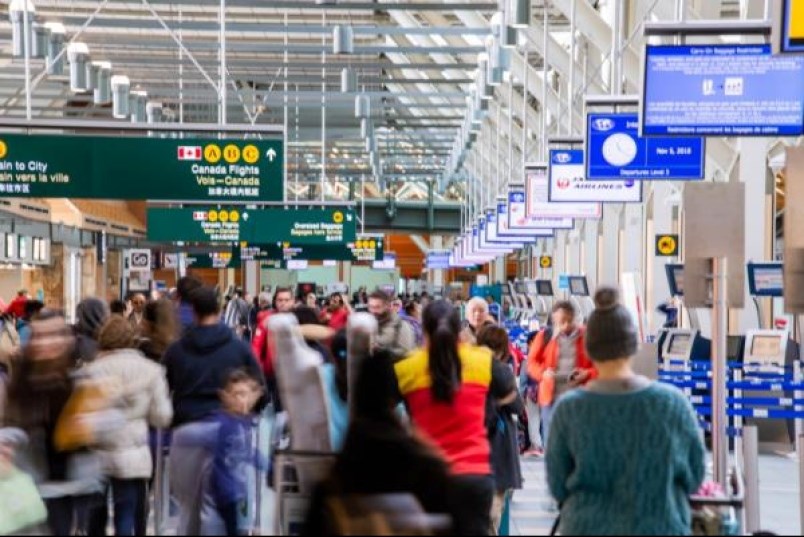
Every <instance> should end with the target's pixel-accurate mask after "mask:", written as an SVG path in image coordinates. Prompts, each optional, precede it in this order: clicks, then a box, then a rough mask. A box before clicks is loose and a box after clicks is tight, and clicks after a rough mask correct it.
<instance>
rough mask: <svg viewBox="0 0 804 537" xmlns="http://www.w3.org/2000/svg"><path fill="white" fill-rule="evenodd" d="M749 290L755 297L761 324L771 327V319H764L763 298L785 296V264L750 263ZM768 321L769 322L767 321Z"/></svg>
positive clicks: (748, 266)
mask: <svg viewBox="0 0 804 537" xmlns="http://www.w3.org/2000/svg"><path fill="white" fill-rule="evenodd" d="M746 267H747V269H748V291H749V293H750V294H751V296H752V297H753V298H754V305H755V306H756V309H757V319H758V320H759V326H760V327H763V328H770V327H771V326H770V325H771V323H770V319H764V318H763V317H764V315H763V314H762V305H761V299H763V298H770V300H771V304H772V303H773V301H774V300H775V299H776V298H782V297H784V266H783V265H782V263H748V265H747V266H746ZM766 321H767V322H766Z"/></svg>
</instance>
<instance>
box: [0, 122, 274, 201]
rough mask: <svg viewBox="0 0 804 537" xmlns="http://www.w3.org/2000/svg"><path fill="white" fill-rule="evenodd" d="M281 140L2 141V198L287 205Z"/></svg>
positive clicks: (17, 137) (13, 137) (9, 137)
mask: <svg viewBox="0 0 804 537" xmlns="http://www.w3.org/2000/svg"><path fill="white" fill-rule="evenodd" d="M284 154H285V152H284V146H283V142H282V140H226V139H223V140H219V139H195V138H184V139H171V138H128V137H99V136H75V135H73V136H67V135H63V136H60V135H25V134H0V196H24V197H36V198H94V199H123V200H157V201H158V200H176V201H202V202H203V201H220V202H223V203H225V202H227V201H239V202H242V201H253V202H266V201H283V195H284V171H283V159H284Z"/></svg>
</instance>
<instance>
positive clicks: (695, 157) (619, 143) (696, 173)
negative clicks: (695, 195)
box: [586, 114, 706, 181]
mask: <svg viewBox="0 0 804 537" xmlns="http://www.w3.org/2000/svg"><path fill="white" fill-rule="evenodd" d="M705 156H706V151H705V143H704V139H703V138H696V137H694V138H682V137H675V136H671V137H650V138H643V137H641V136H639V115H638V114H589V116H588V117H587V120H586V178H587V179H589V180H590V181H591V180H606V179H637V180H638V179H645V180H656V179H676V180H677V179H686V180H694V179H703V178H704V169H705V167H704V160H705Z"/></svg>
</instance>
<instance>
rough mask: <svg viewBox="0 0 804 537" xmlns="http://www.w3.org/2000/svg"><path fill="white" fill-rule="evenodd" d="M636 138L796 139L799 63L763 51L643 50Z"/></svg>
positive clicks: (803, 92)
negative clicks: (639, 129)
mask: <svg viewBox="0 0 804 537" xmlns="http://www.w3.org/2000/svg"><path fill="white" fill-rule="evenodd" d="M643 88H644V90H643V97H642V99H643V103H642V105H643V110H642V134H643V135H646V136H656V135H668V134H669V135H693V136H694V135H700V136H798V135H800V134H801V133H802V131H804V57H802V56H793V55H791V56H773V55H771V47H770V45H706V46H660V45H655V46H652V45H649V46H648V47H647V48H646V53H645V79H644V83H643Z"/></svg>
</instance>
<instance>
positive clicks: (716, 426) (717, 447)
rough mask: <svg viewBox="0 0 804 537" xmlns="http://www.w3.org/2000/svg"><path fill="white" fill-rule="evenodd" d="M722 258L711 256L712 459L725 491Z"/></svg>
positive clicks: (723, 260)
mask: <svg viewBox="0 0 804 537" xmlns="http://www.w3.org/2000/svg"><path fill="white" fill-rule="evenodd" d="M726 271H727V267H726V259H725V258H723V257H716V258H713V259H712V306H713V308H712V459H713V462H714V474H715V481H716V482H717V483H719V484H720V485H721V486H722V487H723V490H729V443H728V436H727V435H726V428H727V426H728V419H727V417H726V397H727V391H726V367H727V363H726V361H727V359H726V332H727V330H728V325H727V321H726V307H727V304H726Z"/></svg>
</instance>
